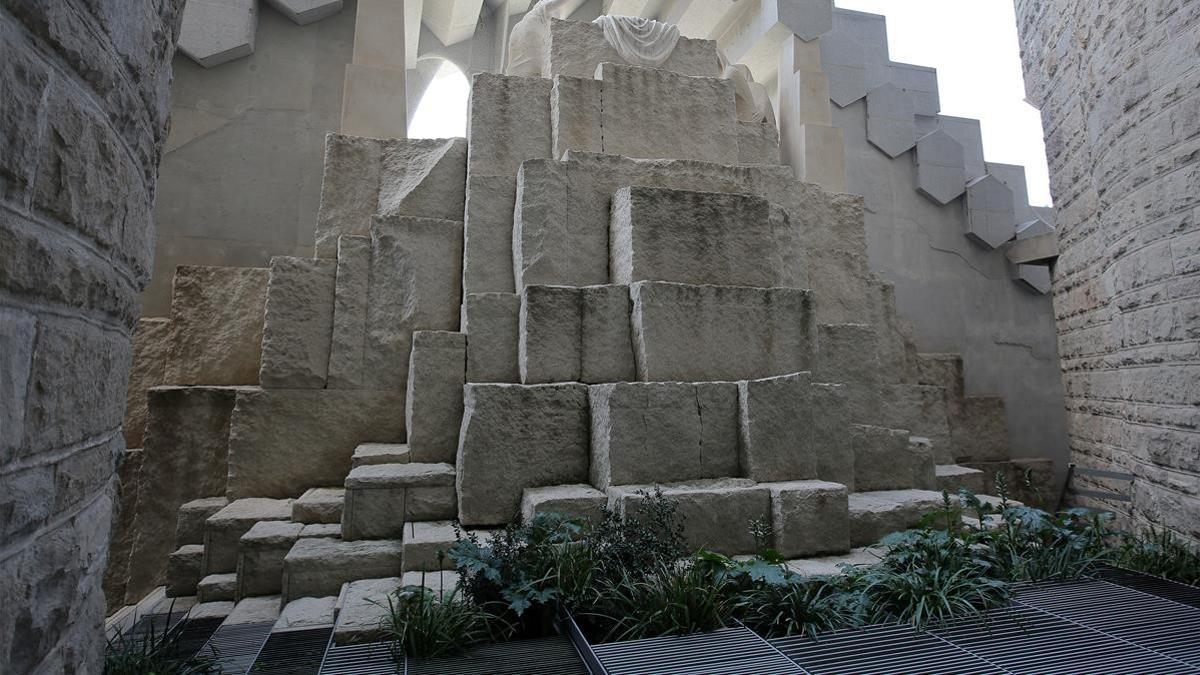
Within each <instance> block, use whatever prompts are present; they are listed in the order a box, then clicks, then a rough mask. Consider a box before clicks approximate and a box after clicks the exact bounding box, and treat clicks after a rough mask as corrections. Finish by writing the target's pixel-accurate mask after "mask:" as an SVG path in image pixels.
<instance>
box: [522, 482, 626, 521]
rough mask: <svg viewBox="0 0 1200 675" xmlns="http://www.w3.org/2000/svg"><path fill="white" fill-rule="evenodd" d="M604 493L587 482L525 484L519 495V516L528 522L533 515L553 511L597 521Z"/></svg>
mask: <svg viewBox="0 0 1200 675" xmlns="http://www.w3.org/2000/svg"><path fill="white" fill-rule="evenodd" d="M607 503H608V497H607V496H606V495H605V494H604V493H603V492H601V491H599V490H597V489H596V488H594V487H592V486H591V485H584V484H575V485H551V486H548V487H537V488H528V489H526V490H525V494H524V495H523V496H522V497H521V518H522V519H523V520H524V521H525V522H529V521H530V520H532V519H533V518H534V516H538V515H542V514H547V513H554V514H558V515H560V516H566V517H567V518H575V519H578V520H580V521H581V522H585V523H592V524H595V523H599V522H600V520H601V518H602V517H603V512H602V510H601V509H602V508H603V507H604V506H606V505H607Z"/></svg>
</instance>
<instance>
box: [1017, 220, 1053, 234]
mask: <svg viewBox="0 0 1200 675" xmlns="http://www.w3.org/2000/svg"><path fill="white" fill-rule="evenodd" d="M1052 232H1054V228H1053V227H1052V226H1051V225H1050V224H1049V223H1047V222H1046V221H1044V220H1042V219H1041V218H1034V219H1033V220H1030V221H1027V222H1024V223H1021V224H1020V225H1017V239H1029V238H1030V237H1039V236H1041V235H1043V234H1050V233H1052Z"/></svg>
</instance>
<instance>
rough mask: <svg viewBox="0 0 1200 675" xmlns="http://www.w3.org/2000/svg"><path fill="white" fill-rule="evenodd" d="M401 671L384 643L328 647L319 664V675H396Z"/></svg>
mask: <svg viewBox="0 0 1200 675" xmlns="http://www.w3.org/2000/svg"><path fill="white" fill-rule="evenodd" d="M401 672H402V671H401V669H400V668H397V667H396V662H395V661H394V660H392V651H391V648H390V647H389V646H388V643H386V642H368V643H366V644H361V645H330V647H329V651H327V652H325V662H324V663H322V664H321V675H356V674H357V675H397V674H400V673H401Z"/></svg>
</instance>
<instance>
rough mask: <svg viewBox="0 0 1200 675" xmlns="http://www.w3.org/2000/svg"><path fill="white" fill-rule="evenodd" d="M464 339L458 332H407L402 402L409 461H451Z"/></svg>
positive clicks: (457, 424) (463, 372)
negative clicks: (409, 342) (410, 341)
mask: <svg viewBox="0 0 1200 675" xmlns="http://www.w3.org/2000/svg"><path fill="white" fill-rule="evenodd" d="M466 370H467V338H466V336H465V335H463V334H462V333H450V332H446V331H417V332H415V333H413V347H412V355H411V356H410V358H409V365H408V390H407V394H406V396H405V398H404V419H405V428H406V429H407V430H408V447H409V452H410V453H411V456H412V461H415V462H453V461H454V455H455V453H456V452H457V450H458V428H459V427H460V426H462V388H463V384H464V383H465V382H466Z"/></svg>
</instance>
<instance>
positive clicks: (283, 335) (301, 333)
mask: <svg viewBox="0 0 1200 675" xmlns="http://www.w3.org/2000/svg"><path fill="white" fill-rule="evenodd" d="M336 273H337V266H336V264H335V263H334V261H332V260H319V259H314V258H292V257H286V256H276V257H274V258H271V275H270V281H269V283H268V285H267V302H266V318H265V321H264V325H263V339H262V369H261V371H260V373H259V380H260V381H261V382H262V385H263V386H264V387H270V388H278V389H282V388H291V389H300V388H305V389H321V388H323V387H324V386H325V377H326V374H327V373H328V370H329V349H330V340H331V336H332V334H333V297H334V287H335V282H336Z"/></svg>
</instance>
